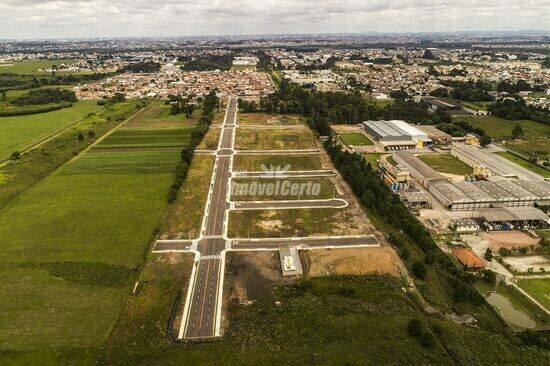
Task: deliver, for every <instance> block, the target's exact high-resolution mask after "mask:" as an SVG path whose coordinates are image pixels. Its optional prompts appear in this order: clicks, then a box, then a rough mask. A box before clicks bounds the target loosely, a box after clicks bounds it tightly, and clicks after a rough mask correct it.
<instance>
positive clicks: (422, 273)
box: [412, 262, 428, 280]
mask: <svg viewBox="0 0 550 366" xmlns="http://www.w3.org/2000/svg"><path fill="white" fill-rule="evenodd" d="M412 272H413V275H415V277H418V278H420V279H421V280H423V279H425V278H426V276H427V275H428V272H427V271H426V267H425V266H424V264H423V263H422V262H414V263H413V265H412Z"/></svg>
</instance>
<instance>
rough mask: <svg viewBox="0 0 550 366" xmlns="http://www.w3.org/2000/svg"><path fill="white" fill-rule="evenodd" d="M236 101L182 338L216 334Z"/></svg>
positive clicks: (231, 107) (226, 126)
mask: <svg viewBox="0 0 550 366" xmlns="http://www.w3.org/2000/svg"><path fill="white" fill-rule="evenodd" d="M236 107H237V100H236V99H235V98H231V100H230V101H229V104H228V108H227V110H226V114H225V121H224V125H223V130H222V134H221V138H220V142H219V146H218V150H217V151H216V154H217V156H216V163H215V167H214V173H213V175H212V182H211V191H210V192H209V201H208V204H207V211H206V215H205V219H204V223H203V228H202V231H201V239H200V240H199V242H198V245H197V251H198V252H199V253H200V257H199V258H200V259H199V261H198V263H197V264H196V266H197V268H196V273H195V277H194V282H193V283H192V284H191V285H192V286H190V288H189V290H190V291H191V292H190V293H189V294H188V296H189V303H188V304H187V306H186V307H185V308H186V310H187V313H186V314H184V320H185V323H183V324H182V325H183V327H182V329H180V337H182V336H183V338H186V339H192V338H209V337H215V336H217V335H218V334H217V331H216V325H217V322H218V321H219V319H217V314H218V307H219V306H221V301H219V300H221V294H219V291H220V289H221V286H220V283H221V280H222V279H221V278H222V271H223V266H222V258H221V256H220V253H221V252H222V251H223V250H224V249H225V246H226V240H225V239H224V238H223V234H224V222H225V211H226V210H227V209H229V203H228V202H227V193H228V191H227V190H228V182H229V178H230V177H231V155H232V154H233V150H232V144H233V134H234V133H235V128H234V126H235V118H236V113H237V111H236Z"/></svg>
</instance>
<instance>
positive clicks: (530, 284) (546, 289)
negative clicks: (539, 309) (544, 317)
mask: <svg viewBox="0 0 550 366" xmlns="http://www.w3.org/2000/svg"><path fill="white" fill-rule="evenodd" d="M518 285H519V287H521V288H522V289H523V290H525V292H527V293H528V294H529V295H531V296H533V297H534V298H535V300H537V301H538V302H540V303H541V304H542V306H544V307H545V308H546V309H547V310H549V309H550V278H540V279H531V280H529V279H527V280H520V281H518Z"/></svg>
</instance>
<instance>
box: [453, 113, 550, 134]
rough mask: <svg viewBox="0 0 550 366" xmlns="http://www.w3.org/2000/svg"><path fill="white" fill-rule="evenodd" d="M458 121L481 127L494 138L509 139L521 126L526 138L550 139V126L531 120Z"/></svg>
mask: <svg viewBox="0 0 550 366" xmlns="http://www.w3.org/2000/svg"><path fill="white" fill-rule="evenodd" d="M457 120H461V121H465V122H468V123H469V124H471V125H472V126H474V127H480V128H482V129H484V130H485V132H487V134H488V135H489V136H491V137H493V138H496V139H498V138H507V137H510V136H512V130H513V129H514V127H515V126H516V125H517V124H519V125H520V126H521V127H522V129H523V132H524V134H525V135H524V138H526V139H530V138H538V137H540V136H549V137H550V126H548V125H545V124H542V123H538V122H535V121H531V120H515V121H512V120H507V119H503V118H499V117H493V116H484V117H457Z"/></svg>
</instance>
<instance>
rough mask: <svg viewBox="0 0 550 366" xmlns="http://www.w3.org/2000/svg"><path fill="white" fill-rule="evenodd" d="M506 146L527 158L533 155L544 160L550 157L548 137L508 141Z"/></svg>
mask: <svg viewBox="0 0 550 366" xmlns="http://www.w3.org/2000/svg"><path fill="white" fill-rule="evenodd" d="M505 146H506V147H507V148H509V149H511V150H514V151H517V152H519V153H522V154H523V155H527V156H532V155H533V154H536V155H538V156H540V157H542V158H544V157H548V156H550V138H549V137H548V136H546V137H539V138H536V139H535V138H532V139H528V140H508V141H506V144H505Z"/></svg>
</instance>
